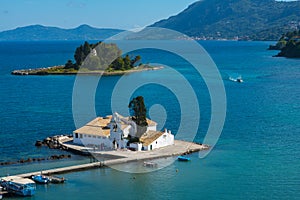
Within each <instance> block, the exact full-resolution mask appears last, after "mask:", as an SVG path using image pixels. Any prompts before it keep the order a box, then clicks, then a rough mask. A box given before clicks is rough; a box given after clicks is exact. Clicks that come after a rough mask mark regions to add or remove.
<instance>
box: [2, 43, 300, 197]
mask: <svg viewBox="0 0 300 200" xmlns="http://www.w3.org/2000/svg"><path fill="white" fill-rule="evenodd" d="M81 43H82V42H81V41H78V42H1V43H0V94H1V96H0V150H1V154H0V162H5V161H16V160H19V159H21V158H28V157H47V156H49V155H53V154H68V153H66V152H62V151H59V150H49V149H47V148H36V147H35V146H34V143H35V141H36V140H40V139H43V138H45V137H47V136H52V135H57V134H71V133H72V131H73V130H74V129H75V125H74V121H73V114H72V92H73V85H74V81H75V76H12V75H10V72H11V71H12V70H14V69H22V68H36V67H44V66H53V65H59V64H63V63H65V62H66V61H67V60H68V59H70V58H73V52H74V49H75V48H76V47H77V46H78V45H80V44H81ZM200 43H201V44H202V45H203V47H204V48H205V49H206V51H207V52H208V53H209V54H210V56H211V57H212V58H213V60H214V61H215V63H216V65H217V66H218V69H219V70H220V73H221V75H222V78H223V80H224V85H225V89H226V95H227V115H226V121H225V126H224V129H223V132H222V135H221V137H220V139H219V141H218V143H217V145H216V146H215V148H214V149H213V151H212V152H211V153H210V154H209V155H208V156H207V157H205V158H204V159H199V158H198V154H192V155H191V159H192V161H191V162H189V163H181V162H174V163H173V164H172V165H170V166H168V167H166V168H163V169H161V170H159V171H156V172H152V173H146V174H131V173H125V172H120V171H117V170H114V169H111V168H103V169H95V170H89V171H82V172H74V173H68V174H64V176H65V177H66V178H67V179H68V181H67V182H66V183H65V184H63V185H47V186H40V185H39V186H38V189H37V194H36V195H35V196H33V197H29V198H24V199H49V200H50V199H172V200H175V199H300V147H299V144H300V112H299V111H300V87H299V85H300V60H299V59H286V58H274V57H272V55H274V54H277V52H276V51H267V50H266V49H267V47H268V45H269V44H270V43H272V42H236V41H203V42H200ZM138 53H139V54H140V55H141V56H142V58H143V62H144V63H148V62H149V63H151V62H156V63H161V64H165V65H168V66H172V68H174V69H176V70H178V72H180V73H181V74H182V75H183V76H184V77H185V78H186V79H187V80H188V81H189V82H190V84H191V85H192V87H193V90H194V91H195V93H196V95H197V97H198V100H199V106H200V110H201V121H200V128H199V129H198V131H197V135H196V137H195V141H197V142H202V141H203V137H204V135H205V133H206V131H207V128H208V124H209V121H210V115H211V112H210V109H211V106H210V98H209V94H208V92H207V87H206V85H205V83H204V82H203V80H201V77H200V76H199V75H197V74H195V71H193V70H192V69H191V68H190V66H189V64H188V63H186V61H184V60H182V59H181V58H177V57H176V56H174V55H172V54H168V53H166V52H156V51H154V50H151V49H147V50H143V51H140V52H138ZM195 56H197V55H195ZM239 75H242V77H243V79H244V83H242V84H239V83H236V82H232V81H230V80H229V79H228V77H230V76H231V77H234V76H235V77H236V76H239ZM127 76H129V77H130V76H132V78H135V77H137V78H141V77H142V78H144V79H145V80H147V79H151V78H152V77H156V78H157V77H159V78H161V79H166V80H170V81H171V82H172V81H173V82H174V81H175V82H176V80H173V79H174V77H172V74H171V73H170V72H169V71H168V69H162V70H157V71H147V72H140V73H135V74H131V75H127ZM87 78H88V77H87ZM90 78H95V77H90ZM119 79H120V77H119V76H111V77H102V78H101V81H100V83H99V86H98V88H99V89H98V90H97V93H96V97H95V102H96V103H95V104H96V106H95V110H96V112H97V114H98V115H101V116H104V115H108V114H111V112H112V110H111V105H110V104H111V96H112V91H113V90H114V85H115V84H116V83H117V81H118V80H119ZM135 95H143V96H144V98H145V102H146V105H147V107H151V106H152V105H156V104H160V105H162V106H164V107H165V111H166V114H167V116H168V117H167V120H166V123H165V127H168V129H171V130H172V131H173V132H174V133H176V130H177V129H178V123H179V122H180V104H181V103H186V104H188V103H189V99H185V102H178V100H177V99H176V96H175V95H174V94H172V92H171V91H170V90H168V88H165V87H161V86H159V85H156V84H152V85H151V84H150V85H146V86H143V87H141V88H139V89H138V90H137V91H135V93H134V94H133V95H132V96H135ZM121 101H122V99H121ZM154 120H155V119H154ZM184 120H185V122H186V123H188V122H189V121H193V118H192V116H191V117H190V118H189V117H187V118H186V119H184ZM160 128H162V127H160ZM89 161H90V159H89V158H86V157H81V156H76V155H72V159H67V160H60V161H44V162H40V163H31V164H24V165H12V166H5V167H4V166H0V176H5V175H7V174H17V173H22V172H28V171H36V170H37V171H38V170H45V169H48V168H53V167H58V166H68V165H71V164H78V163H87V162H89ZM8 199H14V198H11V197H10V198H8Z"/></svg>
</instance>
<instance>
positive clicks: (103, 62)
mask: <svg viewBox="0 0 300 200" xmlns="http://www.w3.org/2000/svg"><path fill="white" fill-rule="evenodd" d="M115 58H116V59H115ZM74 60H75V63H73V61H72V60H68V61H67V62H66V64H65V65H59V66H52V67H43V68H35V69H20V70H14V71H12V72H11V74H12V75H76V74H100V75H104V76H111V75H123V74H127V73H133V72H139V71H146V70H157V69H161V68H162V67H157V66H156V67H155V66H150V65H147V64H143V63H141V56H139V55H137V56H134V57H132V56H129V55H128V54H127V55H126V56H124V57H122V51H121V50H120V49H119V48H118V46H117V45H116V44H106V43H103V42H98V43H96V44H89V43H88V42H85V43H84V44H83V45H80V46H79V47H77V48H76V50H75V53H74Z"/></svg>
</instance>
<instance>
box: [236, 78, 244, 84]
mask: <svg viewBox="0 0 300 200" xmlns="http://www.w3.org/2000/svg"><path fill="white" fill-rule="evenodd" d="M236 82H238V83H243V82H244V81H243V79H242V77H238V78H237V79H236Z"/></svg>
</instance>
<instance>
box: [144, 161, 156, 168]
mask: <svg viewBox="0 0 300 200" xmlns="http://www.w3.org/2000/svg"><path fill="white" fill-rule="evenodd" d="M144 167H157V163H154V162H144Z"/></svg>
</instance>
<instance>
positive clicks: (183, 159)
mask: <svg viewBox="0 0 300 200" xmlns="http://www.w3.org/2000/svg"><path fill="white" fill-rule="evenodd" d="M177 160H178V161H185V162H186V161H190V160H191V159H190V158H188V157H185V156H178V157H177Z"/></svg>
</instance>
